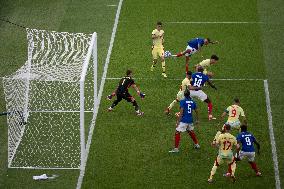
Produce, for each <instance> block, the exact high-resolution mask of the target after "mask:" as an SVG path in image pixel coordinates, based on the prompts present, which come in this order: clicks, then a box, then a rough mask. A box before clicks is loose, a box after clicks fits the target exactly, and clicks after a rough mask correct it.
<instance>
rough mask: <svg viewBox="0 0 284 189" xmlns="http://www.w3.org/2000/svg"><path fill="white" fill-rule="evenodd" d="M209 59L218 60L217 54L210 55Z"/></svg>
mask: <svg viewBox="0 0 284 189" xmlns="http://www.w3.org/2000/svg"><path fill="white" fill-rule="evenodd" d="M211 59H214V60H219V57H218V56H217V55H215V54H213V55H212V56H211Z"/></svg>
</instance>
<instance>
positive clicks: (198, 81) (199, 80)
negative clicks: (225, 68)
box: [190, 66, 217, 120]
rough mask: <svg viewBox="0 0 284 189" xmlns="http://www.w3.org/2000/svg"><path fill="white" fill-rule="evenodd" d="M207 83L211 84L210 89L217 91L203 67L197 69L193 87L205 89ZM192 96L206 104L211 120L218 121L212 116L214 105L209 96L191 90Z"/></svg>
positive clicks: (200, 91) (192, 79)
mask: <svg viewBox="0 0 284 189" xmlns="http://www.w3.org/2000/svg"><path fill="white" fill-rule="evenodd" d="M206 82H207V83H208V84H209V86H210V87H212V88H214V89H215V90H217V88H216V87H215V85H213V84H212V83H211V82H210V80H209V77H208V76H207V75H205V74H204V73H203V67H202V66H199V67H197V72H196V73H193V74H192V76H191V85H192V86H193V87H203V86H204V84H205V83H206ZM190 96H191V97H196V98H198V99H200V100H201V101H203V102H206V103H207V106H208V119H209V120H212V119H216V118H215V117H213V115H212V109H213V105H212V102H211V100H210V99H209V97H208V96H207V94H205V93H204V92H203V91H202V90H190Z"/></svg>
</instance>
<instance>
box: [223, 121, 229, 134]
mask: <svg viewBox="0 0 284 189" xmlns="http://www.w3.org/2000/svg"><path fill="white" fill-rule="evenodd" d="M223 130H224V132H230V131H231V125H229V124H227V123H225V124H224V126H223Z"/></svg>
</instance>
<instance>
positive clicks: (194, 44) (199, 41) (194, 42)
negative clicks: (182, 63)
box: [187, 38, 204, 50]
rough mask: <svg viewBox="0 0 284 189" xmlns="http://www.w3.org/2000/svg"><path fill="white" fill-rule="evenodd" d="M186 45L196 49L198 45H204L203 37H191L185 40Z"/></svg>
mask: <svg viewBox="0 0 284 189" xmlns="http://www.w3.org/2000/svg"><path fill="white" fill-rule="evenodd" d="M187 44H188V46H190V47H192V48H195V49H196V50H198V47H202V46H203V45H204V39H203V38H195V39H191V40H190V41H188V42H187Z"/></svg>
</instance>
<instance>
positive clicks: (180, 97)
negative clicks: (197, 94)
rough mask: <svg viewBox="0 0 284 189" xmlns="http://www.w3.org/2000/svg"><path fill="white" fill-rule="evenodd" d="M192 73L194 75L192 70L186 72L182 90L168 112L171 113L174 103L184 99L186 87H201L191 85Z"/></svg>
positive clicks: (166, 111)
mask: <svg viewBox="0 0 284 189" xmlns="http://www.w3.org/2000/svg"><path fill="white" fill-rule="evenodd" d="M191 75H192V72H191V71H188V72H186V76H185V78H184V79H183V80H182V82H181V86H180V90H179V91H178V93H177V95H176V99H175V100H173V101H172V103H171V104H170V105H169V106H168V107H167V108H166V110H165V113H166V114H169V113H170V111H171V109H172V108H173V107H174V105H175V104H176V103H177V102H179V101H181V100H183V99H184V91H185V89H186V88H188V89H192V90H195V89H201V88H200V87H193V86H191V84H190V79H191Z"/></svg>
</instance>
